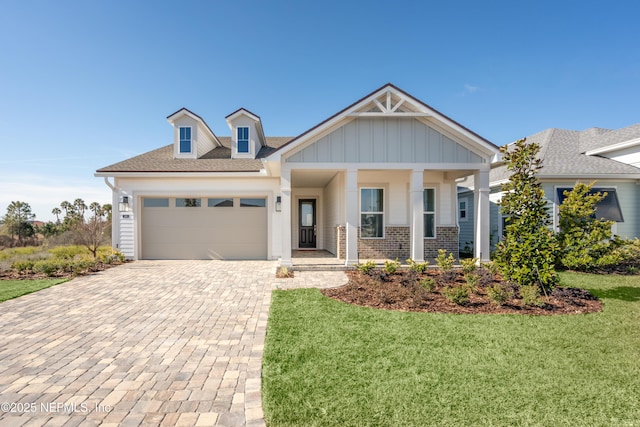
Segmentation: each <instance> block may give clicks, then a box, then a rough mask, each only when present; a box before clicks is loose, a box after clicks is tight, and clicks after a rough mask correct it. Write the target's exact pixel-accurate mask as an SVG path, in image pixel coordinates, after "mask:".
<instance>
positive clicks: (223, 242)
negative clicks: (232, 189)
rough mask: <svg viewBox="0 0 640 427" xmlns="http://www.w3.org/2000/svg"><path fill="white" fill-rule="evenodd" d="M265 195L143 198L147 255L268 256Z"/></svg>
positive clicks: (175, 257) (180, 256) (143, 252)
mask: <svg viewBox="0 0 640 427" xmlns="http://www.w3.org/2000/svg"><path fill="white" fill-rule="evenodd" d="M266 205H267V201H266V199H265V198H247V197H242V198H241V197H233V198H232V197H228V198H181V197H145V198H143V199H142V220H141V221H142V227H141V228H142V235H141V240H142V258H143V259H266V258H267V207H266Z"/></svg>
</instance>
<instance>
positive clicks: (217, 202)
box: [207, 199, 233, 208]
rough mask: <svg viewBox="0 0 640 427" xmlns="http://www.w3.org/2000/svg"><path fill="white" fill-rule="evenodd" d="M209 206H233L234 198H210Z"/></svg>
mask: <svg viewBox="0 0 640 427" xmlns="http://www.w3.org/2000/svg"><path fill="white" fill-rule="evenodd" d="M207 206H208V207H210V208H232V207H233V199H208V200H207Z"/></svg>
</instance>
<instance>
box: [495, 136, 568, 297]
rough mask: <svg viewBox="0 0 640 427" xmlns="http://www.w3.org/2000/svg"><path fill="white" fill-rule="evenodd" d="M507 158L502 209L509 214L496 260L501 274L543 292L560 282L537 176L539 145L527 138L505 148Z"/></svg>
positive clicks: (553, 239)
mask: <svg viewBox="0 0 640 427" xmlns="http://www.w3.org/2000/svg"><path fill="white" fill-rule="evenodd" d="M500 150H501V151H502V153H503V158H504V161H505V162H506V164H507V169H508V170H509V171H510V172H511V176H510V178H509V182H507V183H505V184H503V185H502V191H504V192H505V194H504V196H503V197H502V201H501V202H500V212H501V213H502V214H503V215H505V216H507V219H506V224H507V225H506V235H505V238H504V240H503V241H502V242H500V243H498V246H497V251H496V261H497V262H498V265H499V266H500V270H501V271H502V274H504V276H505V277H506V278H507V279H509V280H510V281H512V282H515V283H517V284H518V285H520V286H526V285H537V286H539V287H540V289H541V290H542V291H543V292H546V291H547V290H550V289H551V288H553V287H554V286H555V285H556V283H557V282H558V275H557V274H556V271H555V269H554V264H555V257H556V251H557V247H558V245H557V242H556V239H555V236H554V233H553V231H552V230H551V229H550V226H551V219H550V217H549V213H548V212H547V206H546V205H547V202H546V200H545V198H544V190H543V189H542V185H541V184H540V182H539V181H538V178H537V176H536V174H537V172H538V171H539V170H540V169H541V168H542V164H541V160H540V159H538V158H537V154H538V152H539V151H540V146H539V145H537V144H529V143H527V142H526V139H521V140H519V141H517V142H516V143H515V144H513V145H512V146H507V147H502V148H501V149H500Z"/></svg>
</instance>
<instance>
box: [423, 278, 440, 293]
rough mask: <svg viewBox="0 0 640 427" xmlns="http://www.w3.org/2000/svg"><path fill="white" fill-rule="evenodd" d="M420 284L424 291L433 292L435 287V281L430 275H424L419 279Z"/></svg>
mask: <svg viewBox="0 0 640 427" xmlns="http://www.w3.org/2000/svg"><path fill="white" fill-rule="evenodd" d="M420 286H422V287H423V288H424V289H425V290H426V291H428V292H433V290H434V289H435V288H436V282H435V281H434V280H433V279H432V278H431V277H424V278H423V279H422V280H420Z"/></svg>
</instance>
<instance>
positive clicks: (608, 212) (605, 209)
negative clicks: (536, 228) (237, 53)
mask: <svg viewBox="0 0 640 427" xmlns="http://www.w3.org/2000/svg"><path fill="white" fill-rule="evenodd" d="M571 190H572V189H571V188H558V189H556V191H557V193H558V206H559V205H561V204H562V202H563V201H564V199H565V196H564V192H565V191H571ZM595 193H607V196H606V197H605V198H604V199H602V200H601V201H600V202H599V203H598V204H597V205H596V216H597V217H598V219H601V218H604V219H606V220H608V221H615V222H624V218H623V217H622V210H621V209H620V203H618V194H617V192H616V189H615V188H592V189H591V191H590V192H589V194H595Z"/></svg>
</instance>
